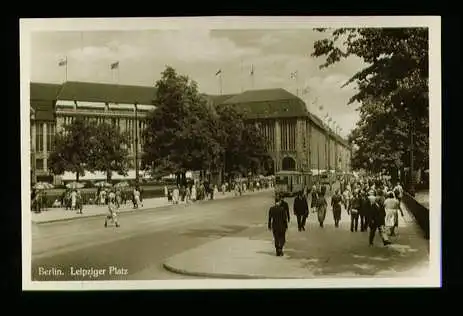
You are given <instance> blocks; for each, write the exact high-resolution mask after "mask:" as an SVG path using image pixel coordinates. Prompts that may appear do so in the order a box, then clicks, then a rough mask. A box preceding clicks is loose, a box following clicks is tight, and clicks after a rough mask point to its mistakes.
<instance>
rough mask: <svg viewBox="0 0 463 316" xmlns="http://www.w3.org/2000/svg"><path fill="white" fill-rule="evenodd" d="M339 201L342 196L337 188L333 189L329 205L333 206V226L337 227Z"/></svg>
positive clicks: (339, 208) (339, 210)
mask: <svg viewBox="0 0 463 316" xmlns="http://www.w3.org/2000/svg"><path fill="white" fill-rule="evenodd" d="M341 202H342V196H341V195H340V194H339V190H336V191H334V195H333V196H332V197H331V207H332V208H333V217H334V227H339V221H340V220H341Z"/></svg>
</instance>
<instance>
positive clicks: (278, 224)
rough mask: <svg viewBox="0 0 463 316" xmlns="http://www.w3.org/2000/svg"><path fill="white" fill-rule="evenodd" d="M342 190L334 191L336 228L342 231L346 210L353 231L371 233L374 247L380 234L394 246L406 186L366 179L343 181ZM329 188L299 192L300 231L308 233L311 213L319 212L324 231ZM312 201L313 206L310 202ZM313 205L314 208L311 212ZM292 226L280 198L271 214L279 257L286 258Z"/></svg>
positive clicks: (296, 209)
mask: <svg viewBox="0 0 463 316" xmlns="http://www.w3.org/2000/svg"><path fill="white" fill-rule="evenodd" d="M340 184H341V185H340V188H338V189H335V190H334V194H332V196H331V203H330V206H331V209H332V212H333V220H334V226H335V227H336V228H339V223H340V221H341V216H342V210H343V209H344V210H345V211H346V213H347V215H348V216H350V231H351V232H357V231H358V229H359V223H360V231H361V232H366V231H368V230H369V234H368V243H369V245H370V246H373V242H374V238H375V235H376V232H377V231H378V232H379V235H380V237H381V239H382V242H383V244H384V245H385V246H387V245H389V244H391V241H390V239H389V237H391V236H396V235H397V232H398V226H399V213H400V214H401V215H402V216H403V215H404V214H403V210H402V208H401V204H400V201H401V198H402V196H403V188H402V185H401V184H400V183H399V182H397V183H396V185H395V186H393V184H392V183H391V181H390V180H386V179H383V178H379V177H378V178H373V177H364V178H357V179H353V180H352V181H349V182H346V181H341V183H340ZM326 192H327V186H326V185H323V184H317V185H314V186H313V187H312V188H311V189H310V190H307V191H305V192H302V191H301V192H298V194H297V196H296V198H295V199H294V204H293V211H294V215H295V216H296V218H297V227H298V231H305V225H306V221H307V218H308V215H309V212H310V211H312V212H316V213H317V219H318V222H319V226H320V227H321V228H323V227H324V221H325V218H326V211H327V208H328V202H327V199H326V196H325V195H326ZM309 197H310V198H311V202H310V204H309V203H308V201H307V199H308V198H309ZM309 205H310V208H309ZM289 222H290V215H289V206H288V203H286V202H285V201H284V198H283V197H282V196H281V195H279V194H277V195H276V197H275V205H273V206H272V207H271V208H270V210H269V215H268V229H269V230H272V232H273V238H274V242H275V249H276V254H277V256H281V255H282V254H283V246H284V243H285V234H286V231H287V229H288V224H289Z"/></svg>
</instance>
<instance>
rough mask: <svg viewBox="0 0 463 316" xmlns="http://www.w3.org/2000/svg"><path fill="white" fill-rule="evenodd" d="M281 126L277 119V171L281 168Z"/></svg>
mask: <svg viewBox="0 0 463 316" xmlns="http://www.w3.org/2000/svg"><path fill="white" fill-rule="evenodd" d="M280 159H281V126H280V122H279V121H278V120H277V119H276V120H275V172H277V171H280V170H281V164H280Z"/></svg>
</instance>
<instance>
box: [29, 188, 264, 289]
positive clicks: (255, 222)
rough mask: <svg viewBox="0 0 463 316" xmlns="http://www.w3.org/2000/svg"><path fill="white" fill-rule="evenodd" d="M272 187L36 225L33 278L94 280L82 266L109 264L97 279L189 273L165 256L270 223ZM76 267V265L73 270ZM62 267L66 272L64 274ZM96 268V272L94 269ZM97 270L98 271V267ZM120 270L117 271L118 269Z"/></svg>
mask: <svg viewBox="0 0 463 316" xmlns="http://www.w3.org/2000/svg"><path fill="white" fill-rule="evenodd" d="M272 201H273V195H272V193H271V192H263V193H260V194H254V195H247V196H246V195H243V196H241V197H237V198H233V199H227V200H217V201H207V202H205V203H201V204H195V205H189V206H187V207H185V206H183V205H180V206H178V207H175V208H172V207H170V208H157V209H153V210H144V211H141V212H140V213H136V212H135V213H130V214H122V215H121V216H120V218H119V221H120V224H121V226H120V227H118V228H116V227H114V226H112V225H111V224H110V225H109V227H107V228H104V225H103V224H104V220H103V219H102V218H82V219H77V220H73V221H67V222H57V223H44V224H38V225H37V224H33V225H32V280H37V281H40V280H91V279H92V277H91V276H88V277H82V276H79V275H71V274H78V273H84V272H83V271H82V270H80V269H91V268H93V271H96V270H98V269H108V270H109V269H110V267H114V268H112V271H113V272H114V273H113V274H112V275H108V274H106V275H105V276H101V275H100V276H97V279H98V280H125V279H132V280H147V279H178V278H191V277H187V276H182V275H179V274H174V273H170V272H167V271H166V270H165V269H164V268H163V267H162V263H163V261H164V260H165V259H166V258H168V257H170V256H173V255H175V254H177V253H180V252H182V251H185V250H187V249H190V248H193V247H196V246H199V245H201V244H204V243H206V242H209V241H211V240H214V239H218V238H221V237H223V236H227V235H235V234H239V235H243V236H246V235H249V236H251V235H252V234H253V229H255V228H258V227H262V226H263V225H264V224H265V223H266V219H267V217H266V216H267V210H268V208H269V207H270V205H271V204H272ZM71 269H72V271H71ZM60 271H62V272H63V273H62V275H60V273H59V272H60ZM90 273H92V272H90ZM94 273H97V272H94ZM116 273H118V274H116Z"/></svg>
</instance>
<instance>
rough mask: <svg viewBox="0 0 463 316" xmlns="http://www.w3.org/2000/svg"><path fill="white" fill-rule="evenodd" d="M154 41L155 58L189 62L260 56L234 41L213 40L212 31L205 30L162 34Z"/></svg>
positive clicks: (218, 38) (156, 36)
mask: <svg viewBox="0 0 463 316" xmlns="http://www.w3.org/2000/svg"><path fill="white" fill-rule="evenodd" d="M151 40H152V42H151V43H150V46H151V48H153V50H151V51H150V54H151V56H153V57H155V58H165V59H167V60H171V59H176V60H181V61H182V62H186V63H195V62H212V63H217V62H228V61H231V60H235V59H237V58H240V57H243V58H249V57H253V56H258V55H259V53H260V49H259V48H257V47H238V46H237V45H236V44H235V43H234V42H233V41H231V40H229V39H227V38H223V37H212V36H211V34H210V31H209V30H203V29H192V30H181V31H166V32H158V33H156V34H154V35H153V36H152V37H151Z"/></svg>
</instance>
